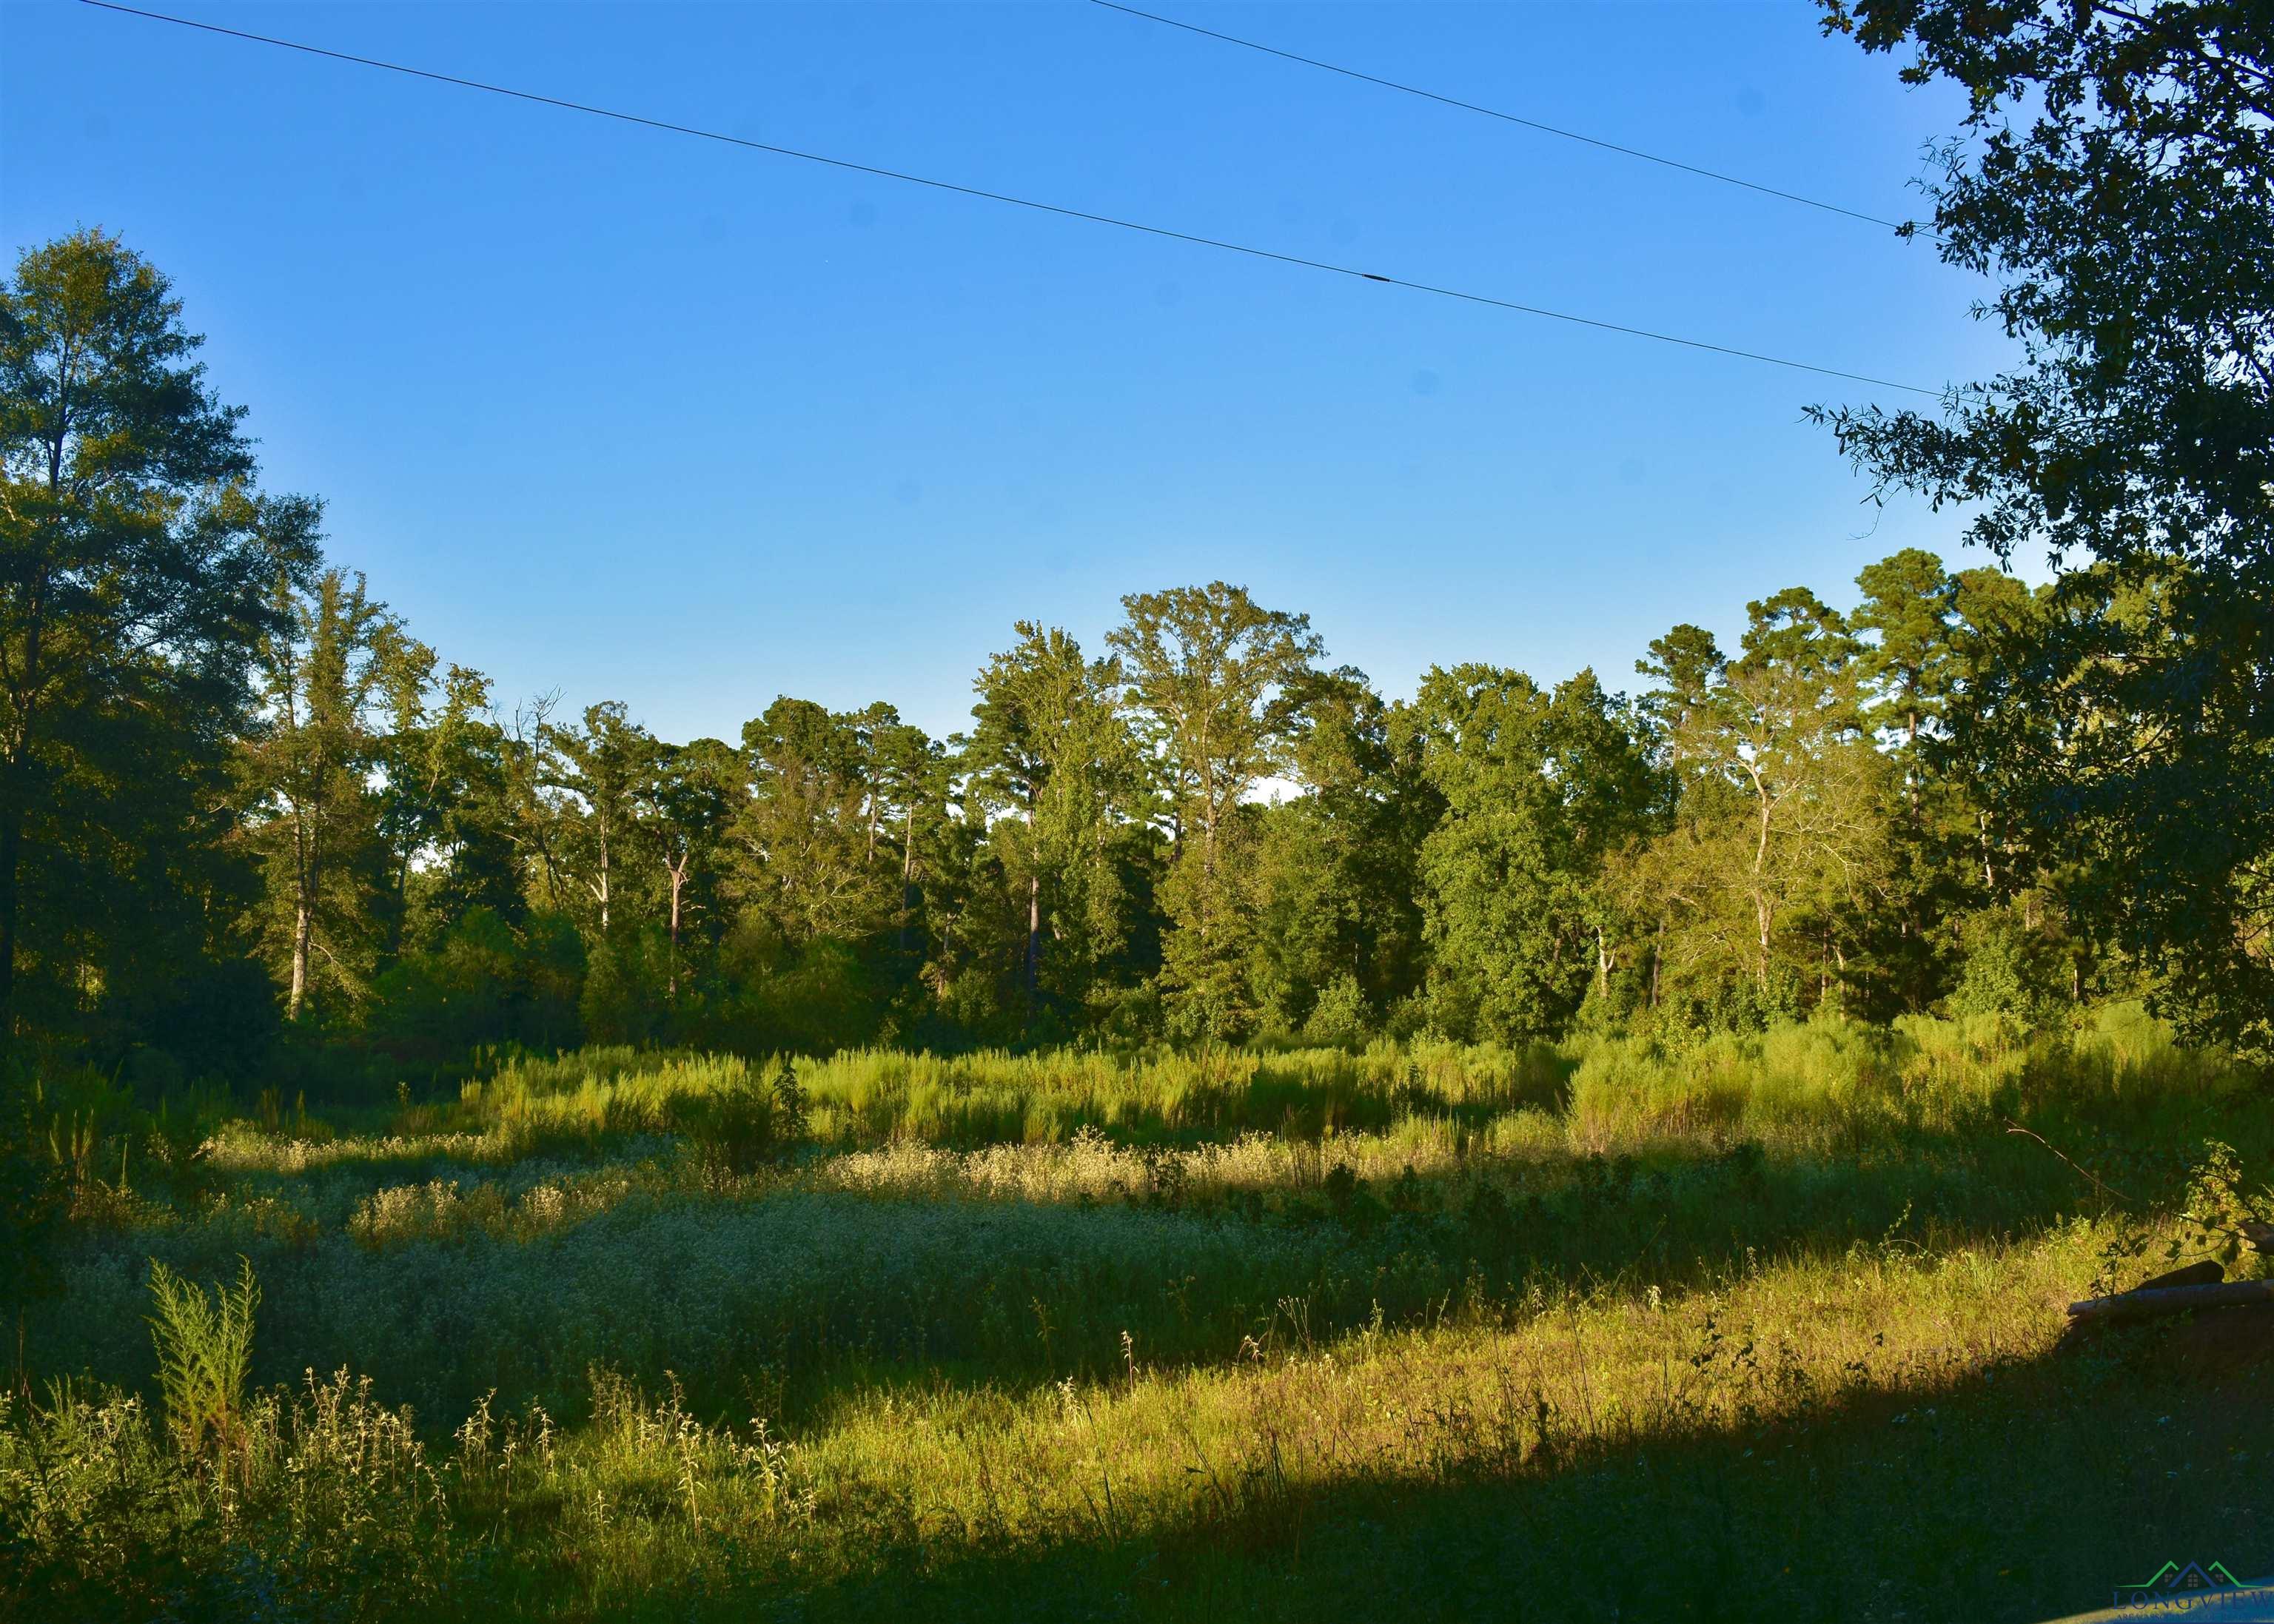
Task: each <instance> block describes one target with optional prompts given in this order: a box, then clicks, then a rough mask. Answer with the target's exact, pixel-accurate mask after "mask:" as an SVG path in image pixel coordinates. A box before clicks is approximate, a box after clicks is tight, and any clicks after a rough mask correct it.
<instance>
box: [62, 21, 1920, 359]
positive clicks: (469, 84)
mask: <svg viewBox="0 0 2274 1624" xmlns="http://www.w3.org/2000/svg"><path fill="white" fill-rule="evenodd" d="M79 3H80V4H83V5H90V6H93V7H94V8H95V9H96V10H98V11H117V12H119V13H121V14H123V15H124V16H128V17H140V18H146V19H148V20H150V21H152V22H161V23H172V24H175V25H176V26H180V27H184V28H194V29H197V30H199V31H200V32H201V33H205V34H222V35H225V36H227V37H228V38H230V39H233V40H245V41H250V42H252V43H253V44H256V45H274V46H277V47H279V48H281V49H285V50H295V51H300V52H303V53H305V55H308V56H325V57H328V58H330V59H331V60H333V61H335V62H348V63H353V64H356V65H357V66H358V67H365V68H381V69H384V70H386V71H388V72H390V73H401V74H403V75H405V76H407V77H409V78H411V79H429V80H432V81H433V82H434V83H436V84H439V85H455V86H458V87H459V88H460V89H463V90H479V91H485V92H487V93H488V94H491V95H498V96H510V97H512V98H513V99H514V100H516V101H517V102H536V103H538V105H539V106H543V107H554V108H560V109H563V110H564V111H567V112H571V113H588V114H590V115H591V116H592V117H596V118H612V119H614V120H616V121H617V122H618V123H620V124H638V125H641V126H643V127H644V128H646V129H650V130H663V131H667V132H670V133H672V134H674V135H690V136H694V137H697V139H702V140H706V141H718V142H720V143H722V144H723V145H726V146H728V147H746V148H748V149H749V150H750V151H752V152H762V153H771V154H773V155H774V156H775V157H778V158H794V159H797V160H798V161H799V162H804V163H818V164H825V165H827V166H828V167H829V168H831V169H847V170H850V171H852V172H853V173H855V174H857V175H872V176H876V177H878V178H880V179H884V180H896V181H901V182H904V183H906V184H909V185H912V186H928V187H930V188H931V189H932V190H933V191H935V192H954V193H955V194H957V195H958V196H960V197H967V198H980V199H984V200H986V201H987V202H990V203H1006V204H1009V205H1012V206H1013V207H1018V208H1026V209H1032V210H1034V211H1035V212H1036V213H1038V214H1058V215H1061V216H1063V217H1065V218H1066V219H1068V220H1086V221H1088V222H1091V223H1093V224H1096V225H1102V226H1115V227H1118V228H1119V229H1122V230H1124V231H1140V232H1142V233H1144V234H1145V235H1146V236H1148V237H1166V238H1168V239H1169V240H1171V241H1172V242H1178V243H1191V244H1196V245H1197V246H1200V247H1202V248H1215V249H1220V250H1222V251H1223V252H1226V253H1237V254H1246V255H1247V256H1248V257H1250V258H1251V259H1269V260H1271V261H1273V262H1275V263H1276V264H1280V265H1294V266H1300V267H1303V268H1304V269H1306V270H1313V271H1329V272H1332V273H1333V274H1336V275H1337V276H1349V277H1352V278H1355V279H1357V280H1358V281H1360V282H1381V283H1383V284H1384V285H1386V286H1389V287H1392V288H1404V289H1409V290H1411V291H1412V292H1415V293H1428V294H1434V295H1435V296H1437V297H1440V298H1448V299H1459V300H1461V301H1463V302H1464V303H1466V304H1471V305H1491V306H1493V307H1494V308H1495V309H1498V310H1512V311H1516V312H1519V313H1521V314H1524V315H1527V316H1541V317H1545V318H1547V320H1551V321H1563V322H1569V323H1570V324H1572V325H1573V326H1575V327H1594V328H1597V329H1599V330H1600V331H1602V332H1606V333H1623V334H1626V335H1629V336H1630V337H1633V338H1647V339H1652V340H1654V341H1655V342H1659V343H1661V344H1679V345H1681V346H1682V347H1683V348H1684V349H1686V350H1706V351H1709V352H1710V353H1712V354H1714V355H1725V356H1735V357H1737V358H1739V359H1741V360H1746V361H1759V362H1762V363H1765V364H1766V365H1770V366H1782V367H1788V368H1790V369H1791V370H1793V371H1795V372H1815V373H1817V374H1818V375H1819V376H1821V377H1826V378H1844V379H1847V380H1849V381H1850V382H1852V383H1867V384H1871V385H1873V386H1875V387H1879V388H1882V389H1901V390H1904V391H1906V392H1907V393H1909V394H1912V395H1932V396H1935V397H1937V398H1939V396H1940V391H1939V390H1935V389H1928V388H1923V387H1920V386H1919V385H1917V384H1910V383H1898V382H1896V381H1895V380H1893V379H1887V378H1873V377H1870V376H1868V375H1867V374H1865V373H1863V372H1844V371H1842V370H1841V369H1840V368H1839V367H1836V366H1818V365H1815V364H1813V363H1812V362H1808V361H1793V360H1788V359H1787V358H1785V357H1782V356H1773V355H1765V354H1763V353H1761V352H1760V351H1758V350H1740V349H1737V348H1736V347H1735V346H1733V345H1729V344H1714V343H1708V342H1706V341H1705V340H1703V339H1697V338H1683V337H1681V336H1679V335H1675V334H1672V333H1654V332H1653V331H1651V330H1650V329H1649V328H1647V327H1627V326H1625V325H1623V324H1622V323H1620V322H1616V321H1600V320H1596V319H1595V318H1594V317H1593V316H1575V315H1572V314H1570V312H1567V311H1560V310H1548V309H1546V308H1545V307H1543V306H1540V305H1523V304H1518V303H1517V301H1515V300H1513V299H1499V298H1494V297H1490V296H1488V295H1486V294H1481V293H1465V292H1463V291H1462V290H1461V289H1457V288H1440V287H1436V286H1434V285H1432V284H1431V283H1428V282H1412V281H1409V280H1408V279H1406V278H1404V277H1402V276H1384V275H1382V274H1379V273H1378V272H1374V271H1361V270H1359V269H1357V268H1356V267H1352V266H1347V265H1335V264H1331V263H1329V262H1328V261H1327V260H1324V259H1305V258H1303V257H1302V256H1301V255H1299V254H1290V253H1280V252H1276V251H1275V250H1272V249H1269V248H1256V247H1252V246H1250V245H1249V244H1245V243H1232V242H1226V241H1224V240H1223V239H1222V238H1219V237H1201V236H1198V235H1196V234H1195V233H1193V232H1190V231H1174V230H1171V229H1169V228H1168V227H1166V226H1148V225H1146V224H1143V223H1142V222H1138V221H1134V220H1120V219H1117V218H1115V217H1114V216H1113V215H1111V214H1092V213H1090V212H1089V211H1088V210H1087V209H1079V208H1067V207H1063V206H1062V205H1059V204H1056V203H1039V202H1036V201H1035V199H1031V198H1020V197H1013V196H1012V195H1011V194H1010V193H1008V192H989V191H987V190H985V189H984V188H983V187H979V186H965V185H960V184H956V183H955V182H953V181H945V180H934V179H931V178H930V177H927V176H922V175H910V174H907V173H906V172H905V171H902V170H900V169H881V168H879V167H877V165H875V164H870V163H855V162H853V161H852V160H850V159H848V158H832V157H828V156H826V155H825V154H821V153H810V152H802V151H800V150H798V149H797V148H796V147H777V146H775V145H773V144H772V142H769V141H753V140H749V139H746V138H744V137H742V136H739V135H726V134H722V133H721V132H718V131H716V130H701V129H697V128H696V127H695V126H694V125H692V124H672V123H670V122H668V121H666V120H665V119H660V118H647V117H642V116H641V115H639V114H637V113H624V112H618V111H616V110H615V109H612V108H605V107H595V106H592V105H591V104H590V103H589V102H570V101H566V100H564V99H562V98H561V97H559V96H547V95H540V94H538V93H537V92H535V91H530V90H515V89H512V88H510V87H508V86H503V85H488V84H484V83H483V82H481V81H480V80H479V79H461V78H459V77H457V76H456V75H455V74H450V73H437V72H434V71H431V70H429V69H425V68H413V67H407V66H405V65H404V64H402V63H399V62H385V61H381V60H380V58H378V57H375V56H353V55H351V54H350V53H349V52H346V51H336V50H328V49H325V48H324V47H322V46H320V45H304V44H302V43H300V42H299V41H297V40H280V39H276V38H274V37H272V36H270V35H268V34H249V33H246V32H245V30H243V29H239V28H224V27H222V26H220V25H219V24H216V23H201V22H197V21H194V20H192V19H190V18H186V17H173V16H169V15H168V14H167V13H165V12H163V11H143V10H140V9H139V8H138V7H135V6H131V5H119V4H114V3H113V0H79Z"/></svg>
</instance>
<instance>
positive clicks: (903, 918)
mask: <svg viewBox="0 0 2274 1624" xmlns="http://www.w3.org/2000/svg"><path fill="white" fill-rule="evenodd" d="M915 889H916V809H915V805H914V804H913V802H912V803H911V804H910V805H909V807H908V824H907V835H906V837H905V838H903V840H902V842H901V846H900V951H901V952H903V953H905V952H907V951H908V921H909V920H911V919H912V918H914V917H915V911H916V898H915Z"/></svg>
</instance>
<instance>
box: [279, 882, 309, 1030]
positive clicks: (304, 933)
mask: <svg viewBox="0 0 2274 1624" xmlns="http://www.w3.org/2000/svg"><path fill="white" fill-rule="evenodd" d="M315 924H316V921H315V917H314V914H313V912H312V910H311V909H310V907H309V906H308V900H307V898H305V897H303V898H301V899H300V902H299V904H298V906H297V907H295V908H294V909H293V911H292V992H291V996H290V997H289V998H287V999H286V1000H285V1004H284V1017H285V1019H287V1020H297V1019H300V1004H301V1000H302V999H304V998H305V997H306V996H307V992H308V944H309V941H310V939H311V938H312V936H314V934H315Z"/></svg>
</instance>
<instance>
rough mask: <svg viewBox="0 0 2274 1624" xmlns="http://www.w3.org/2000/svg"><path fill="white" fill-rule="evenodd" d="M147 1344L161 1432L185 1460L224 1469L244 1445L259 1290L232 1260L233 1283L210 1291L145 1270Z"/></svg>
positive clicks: (244, 1263) (245, 1266)
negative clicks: (161, 1407) (162, 1412)
mask: <svg viewBox="0 0 2274 1624" xmlns="http://www.w3.org/2000/svg"><path fill="white" fill-rule="evenodd" d="M150 1300H151V1304H152V1307H153V1309H154V1312H153V1313H152V1314H151V1316H150V1341H151V1344H152V1346H153V1347H154V1348H155V1349H156V1350H157V1354H158V1391H159V1393H160V1395H162V1399H163V1401H164V1403H165V1409H166V1429H167V1432H168V1434H169V1436H170V1437H171V1438H172V1440H173V1443H174V1447H175V1448H176V1449H177V1451H178V1452H179V1453H180V1455H182V1457H183V1458H184V1460H190V1461H200V1462H207V1463H209V1464H211V1465H213V1466H214V1467H215V1469H216V1470H229V1469H230V1467H231V1466H232V1465H235V1464H239V1463H241V1462H242V1461H243V1458H244V1456H245V1451H246V1447H247V1437H246V1430H245V1385H246V1381H247V1379H248V1378H249V1376H250V1375H251V1373H252V1319H253V1313H254V1311H255V1310H257V1309H258V1308H259V1307H260V1285H259V1283H258V1282H256V1281H254V1279H253V1277H252V1262H251V1261H250V1260H249V1259H238V1267H237V1283H236V1284H235V1285H233V1286H232V1285H229V1284H225V1283H224V1284H220V1285H216V1286H215V1287H214V1288H213V1289H212V1291H211V1292H210V1293H208V1292H207V1289H206V1288H205V1287H203V1286H201V1285H199V1284H198V1283H197V1282H194V1281H190V1280H184V1279H183V1278H182V1277H181V1276H179V1275H177V1274H175V1273H174V1272H173V1271H172V1270H171V1269H169V1268H168V1267H166V1266H165V1265H164V1264H162V1263H160V1262H157V1261H156V1260H153V1261H152V1262H151V1265H150Z"/></svg>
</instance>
